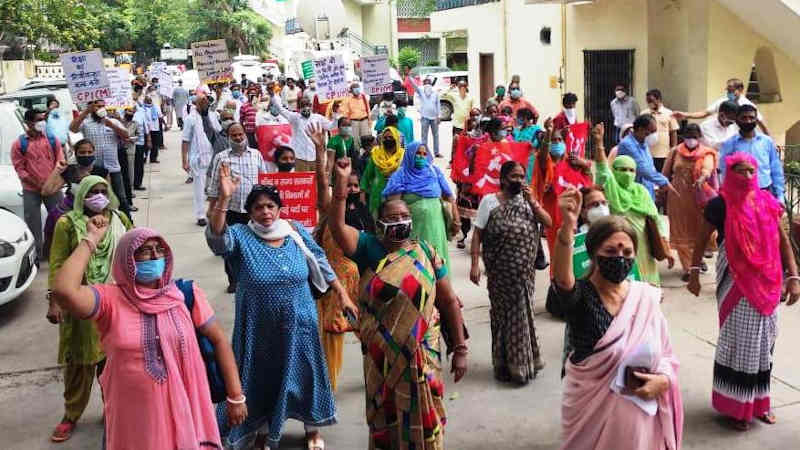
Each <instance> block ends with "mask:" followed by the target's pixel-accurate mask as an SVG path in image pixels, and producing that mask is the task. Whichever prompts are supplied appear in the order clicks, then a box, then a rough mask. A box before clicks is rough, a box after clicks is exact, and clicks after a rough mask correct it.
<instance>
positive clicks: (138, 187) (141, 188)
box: [133, 186, 147, 191]
mask: <svg viewBox="0 0 800 450" xmlns="http://www.w3.org/2000/svg"><path fill="white" fill-rule="evenodd" d="M133 190H134V191H146V190H147V188H146V187H144V186H134V187H133Z"/></svg>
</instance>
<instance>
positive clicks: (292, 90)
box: [281, 78, 300, 111]
mask: <svg viewBox="0 0 800 450" xmlns="http://www.w3.org/2000/svg"><path fill="white" fill-rule="evenodd" d="M299 96H300V88H299V87H297V85H296V84H294V78H287V79H286V86H284V88H283V90H282V91H281V103H282V104H283V105H284V106H286V107H287V108H289V110H290V111H298V100H299V99H298V97H299Z"/></svg>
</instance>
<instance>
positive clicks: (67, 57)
mask: <svg viewBox="0 0 800 450" xmlns="http://www.w3.org/2000/svg"><path fill="white" fill-rule="evenodd" d="M61 67H63V69H64V78H65V79H66V80H67V87H68V88H69V93H70V94H71V95H72V101H74V102H75V104H77V105H85V104H87V103H89V102H93V101H95V100H103V99H106V98H108V97H110V96H111V85H110V84H109V82H108V76H106V69H105V67H104V66H103V55H102V54H101V53H100V50H97V49H95V50H90V51H88V52H72V53H63V54H62V55H61Z"/></svg>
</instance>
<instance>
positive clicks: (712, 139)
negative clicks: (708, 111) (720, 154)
mask: <svg viewBox="0 0 800 450" xmlns="http://www.w3.org/2000/svg"><path fill="white" fill-rule="evenodd" d="M738 109H739V107H738V106H737V105H736V103H734V102H731V101H726V102H722V104H720V105H719V110H718V112H717V114H715V115H714V116H712V117H709V118H708V119H706V120H704V121H703V123H702V124H700V131H702V132H703V137H702V139H701V140H702V142H703V144H704V145H706V146H708V147H711V148H713V149H715V150H716V151H719V150H720V147H721V146H722V143H723V142H725V141H727V140H728V139H730V138H732V137H733V136H736V135H737V134H739V127H738V126H737V125H736V111H737V110H738Z"/></svg>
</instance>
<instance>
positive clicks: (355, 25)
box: [342, 0, 364, 36]
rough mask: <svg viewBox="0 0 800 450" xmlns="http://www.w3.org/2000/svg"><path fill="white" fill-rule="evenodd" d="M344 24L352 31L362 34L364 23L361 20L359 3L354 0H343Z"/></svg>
mask: <svg viewBox="0 0 800 450" xmlns="http://www.w3.org/2000/svg"><path fill="white" fill-rule="evenodd" d="M342 5H344V15H345V24H346V26H347V27H348V28H350V31H352V32H353V33H355V34H357V35H359V36H364V25H363V22H362V20H361V4H359V3H358V2H355V1H354V0H344V1H343V2H342Z"/></svg>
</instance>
